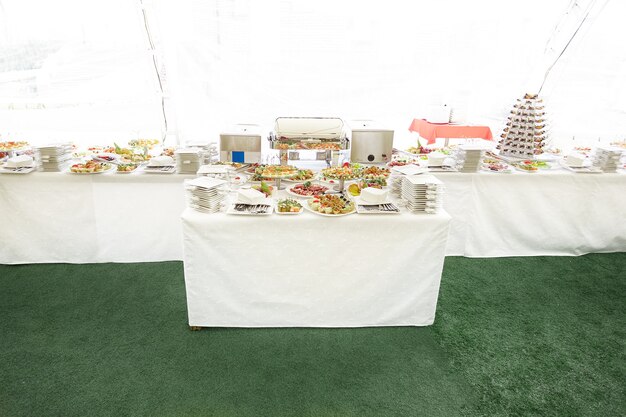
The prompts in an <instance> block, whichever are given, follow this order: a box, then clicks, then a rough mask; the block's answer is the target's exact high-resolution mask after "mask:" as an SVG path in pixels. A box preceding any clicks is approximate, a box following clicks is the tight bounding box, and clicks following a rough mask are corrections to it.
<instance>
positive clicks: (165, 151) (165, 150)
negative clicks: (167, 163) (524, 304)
mask: <svg viewBox="0 0 626 417" xmlns="http://www.w3.org/2000/svg"><path fill="white" fill-rule="evenodd" d="M175 154H176V148H173V147H170V148H163V150H162V151H161V156H171V157H172V158H173V157H174V155H175Z"/></svg>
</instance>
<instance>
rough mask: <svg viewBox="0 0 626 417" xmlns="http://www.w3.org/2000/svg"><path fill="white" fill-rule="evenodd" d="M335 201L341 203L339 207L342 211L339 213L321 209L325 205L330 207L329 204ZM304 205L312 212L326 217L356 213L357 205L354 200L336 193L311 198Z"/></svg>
mask: <svg viewBox="0 0 626 417" xmlns="http://www.w3.org/2000/svg"><path fill="white" fill-rule="evenodd" d="M333 203H339V204H338V206H337V207H340V208H341V210H342V211H340V212H337V213H332V212H322V211H319V210H323V209H324V207H327V208H330V207H329V206H330V205H331V204H333ZM304 207H305V208H306V209H307V210H309V211H310V212H312V213H315V214H317V215H319V216H325V217H342V216H348V215H350V214H352V213H356V207H355V206H354V202H353V201H350V200H348V199H346V198H345V197H341V196H338V195H334V194H331V195H324V196H320V197H319V198H311V199H309V200H307V202H306V204H305V205H304Z"/></svg>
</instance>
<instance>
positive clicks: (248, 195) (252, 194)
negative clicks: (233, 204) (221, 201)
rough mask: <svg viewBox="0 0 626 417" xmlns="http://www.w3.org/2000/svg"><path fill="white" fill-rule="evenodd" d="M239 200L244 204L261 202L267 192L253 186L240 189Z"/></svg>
mask: <svg viewBox="0 0 626 417" xmlns="http://www.w3.org/2000/svg"><path fill="white" fill-rule="evenodd" d="M237 201H238V202H239V203H243V204H261V203H262V202H263V201H265V194H263V193H262V192H260V191H257V190H254V189H252V188H249V189H246V190H239V192H238V193H237Z"/></svg>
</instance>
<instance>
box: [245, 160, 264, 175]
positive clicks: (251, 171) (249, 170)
mask: <svg viewBox="0 0 626 417" xmlns="http://www.w3.org/2000/svg"><path fill="white" fill-rule="evenodd" d="M265 166H266V165H263V164H259V163H254V164H251V165H250V166H249V167H248V168H246V172H247V173H248V174H254V173H255V172H256V170H257V168H262V167H265Z"/></svg>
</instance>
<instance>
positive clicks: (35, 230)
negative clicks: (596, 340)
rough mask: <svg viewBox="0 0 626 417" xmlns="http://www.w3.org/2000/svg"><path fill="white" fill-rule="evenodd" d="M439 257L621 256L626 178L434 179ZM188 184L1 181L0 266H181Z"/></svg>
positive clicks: (101, 179)
mask: <svg viewBox="0 0 626 417" xmlns="http://www.w3.org/2000/svg"><path fill="white" fill-rule="evenodd" d="M436 175H437V176H438V178H440V179H441V180H442V181H443V182H444V184H445V187H446V193H445V195H444V208H445V210H446V211H447V212H448V213H450V215H451V216H452V222H451V224H450V237H449V239H448V247H447V249H446V254H448V255H463V256H472V257H489V256H536V255H581V254H584V253H589V252H618V251H626V175H625V174H572V173H568V172H566V171H554V172H550V173H541V174H526V173H522V172H520V173H515V174H510V175H506V174H490V173H479V174H460V173H445V174H436ZM192 177H193V176H183V175H176V174H174V175H156V174H154V175H149V174H144V175H138V174H130V175H123V174H115V173H111V174H99V175H85V176H79V175H71V174H62V173H39V172H36V173H31V174H28V175H6V174H5V175H0V218H1V219H2V221H1V222H0V263H3V264H19V263H39V262H71V263H86V262H144V261H145V262H147V261H162V260H181V259H182V257H183V249H182V248H183V245H182V229H181V224H180V213H181V212H182V211H183V210H184V208H185V201H184V192H183V186H182V181H183V179H184V178H192Z"/></svg>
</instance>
